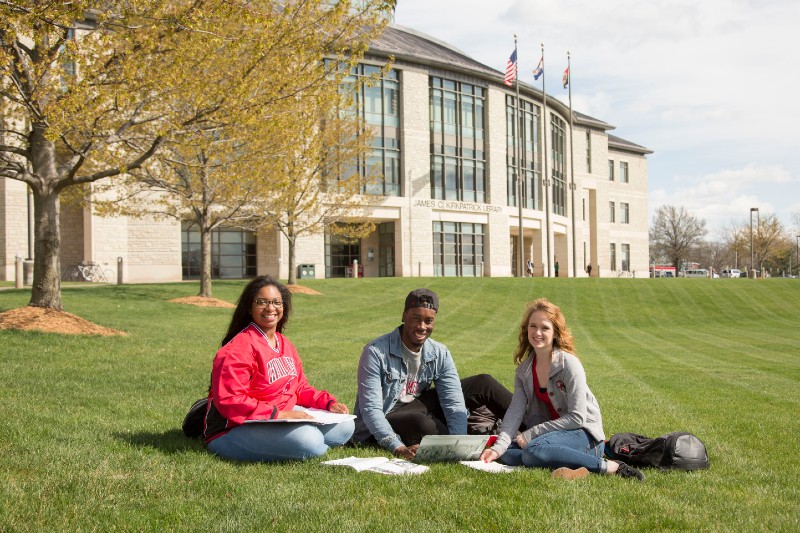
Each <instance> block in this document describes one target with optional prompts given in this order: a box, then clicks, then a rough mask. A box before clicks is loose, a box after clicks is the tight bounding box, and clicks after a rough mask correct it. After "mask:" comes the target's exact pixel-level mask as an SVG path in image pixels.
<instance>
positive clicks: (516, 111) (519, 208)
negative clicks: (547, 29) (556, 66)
mask: <svg viewBox="0 0 800 533" xmlns="http://www.w3.org/2000/svg"><path fill="white" fill-rule="evenodd" d="M514 51H515V52H516V51H517V34H516V33H515V34H514ZM516 82H517V83H516V85H517V99H516V100H515V101H514V129H515V130H516V131H515V132H514V133H515V135H514V159H516V165H515V168H516V172H517V211H518V213H517V216H518V217H519V243H518V251H517V276H519V277H524V276H525V271H524V268H523V265H524V262H523V254H524V246H525V237H524V235H523V232H522V175H521V173H520V159H521V153H520V152H521V149H522V139H521V138H520V136H521V134H522V132H521V131H520V120H519V56H517V80H516Z"/></svg>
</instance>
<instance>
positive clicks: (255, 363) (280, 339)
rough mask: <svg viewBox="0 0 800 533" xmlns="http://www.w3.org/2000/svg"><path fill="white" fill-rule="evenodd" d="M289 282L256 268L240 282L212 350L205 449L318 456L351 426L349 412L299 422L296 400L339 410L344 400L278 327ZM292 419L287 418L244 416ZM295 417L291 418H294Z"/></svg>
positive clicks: (285, 313)
mask: <svg viewBox="0 0 800 533" xmlns="http://www.w3.org/2000/svg"><path fill="white" fill-rule="evenodd" d="M291 298H292V295H291V293H290V292H289V290H288V289H287V288H286V287H285V286H284V285H282V284H281V283H279V282H277V281H276V280H274V279H272V278H270V277H269V276H259V277H257V278H255V279H254V280H252V281H251V282H250V283H248V284H247V286H246V287H245V288H244V291H243V292H242V295H241V296H240V297H239V302H238V304H237V306H236V310H235V311H234V312H233V317H232V318H231V323H230V326H228V333H227V334H226V335H225V338H224V339H223V340H222V348H220V350H219V351H218V352H217V355H216V357H215V358H214V366H213V369H212V371H211V389H210V390H209V395H208V400H209V402H208V410H207V411H206V419H205V433H204V435H205V439H206V443H207V445H208V449H209V450H210V451H211V452H212V453H214V454H216V455H219V456H220V457H224V458H226V459H233V460H237V461H285V460H292V459H308V458H311V457H318V456H320V455H323V454H324V453H325V452H327V451H328V448H329V447H332V446H341V445H342V444H344V443H345V442H347V441H348V440H349V439H350V437H351V436H352V434H353V429H354V424H353V421H352V420H345V421H343V422H339V423H333V424H322V425H321V424H315V423H303V422H302V420H307V419H311V418H312V417H311V416H310V415H309V414H308V413H306V412H304V411H302V410H297V409H295V408H296V407H314V408H317V409H324V410H327V411H331V412H334V413H341V414H346V413H347V412H348V411H347V406H346V405H344V404H342V403H339V401H338V400H336V398H334V397H333V396H332V395H331V394H329V393H328V392H326V391H324V390H317V389H315V388H314V387H312V386H311V385H310V384H309V383H308V381H307V380H306V376H305V374H304V373H303V366H302V363H301V362H300V357H299V356H298V355H297V350H295V348H294V346H293V345H292V343H291V342H289V340H288V339H287V338H286V337H284V336H283V334H282V332H283V328H284V327H285V325H286V321H287V320H288V319H289V314H290V313H291V309H292V299H291ZM252 420H293V422H292V423H256V424H252V423H246V422H248V421H252ZM295 421H296V422H295Z"/></svg>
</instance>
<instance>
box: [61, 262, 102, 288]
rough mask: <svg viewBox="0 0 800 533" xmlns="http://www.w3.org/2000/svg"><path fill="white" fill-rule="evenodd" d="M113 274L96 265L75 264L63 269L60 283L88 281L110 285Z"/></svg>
mask: <svg viewBox="0 0 800 533" xmlns="http://www.w3.org/2000/svg"><path fill="white" fill-rule="evenodd" d="M113 279H114V272H112V271H111V269H108V268H107V269H103V267H102V266H100V265H99V264H98V263H83V262H81V263H76V264H74V265H71V266H69V267H67V268H66V269H64V271H63V272H62V273H61V280H62V281H88V282H90V283H111V282H112V280H113Z"/></svg>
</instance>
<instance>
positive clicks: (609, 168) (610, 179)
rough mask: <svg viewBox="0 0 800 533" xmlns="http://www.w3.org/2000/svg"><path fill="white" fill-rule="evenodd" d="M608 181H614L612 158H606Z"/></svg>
mask: <svg viewBox="0 0 800 533" xmlns="http://www.w3.org/2000/svg"><path fill="white" fill-rule="evenodd" d="M608 181H614V160H613V159H609V160H608Z"/></svg>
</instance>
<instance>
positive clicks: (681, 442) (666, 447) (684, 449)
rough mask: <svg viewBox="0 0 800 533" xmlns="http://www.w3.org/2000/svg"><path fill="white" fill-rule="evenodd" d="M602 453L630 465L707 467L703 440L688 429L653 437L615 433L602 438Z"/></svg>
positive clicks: (674, 467)
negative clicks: (603, 445)
mask: <svg viewBox="0 0 800 533" xmlns="http://www.w3.org/2000/svg"><path fill="white" fill-rule="evenodd" d="M606 455H608V456H609V457H610V458H611V459H619V460H621V461H624V462H626V463H628V464H629V465H631V466H655V467H660V468H663V469H675V470H698V469H700V468H708V467H709V461H708V453H707V452H706V447H705V444H703V443H702V441H700V439H698V438H697V437H695V436H694V435H692V434H691V433H686V432H685V431H676V432H674V433H667V434H666V435H662V436H660V437H656V438H650V437H645V436H644V435H637V434H636V433H616V434H614V435H612V436H611V438H610V439H609V440H608V442H606Z"/></svg>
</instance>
